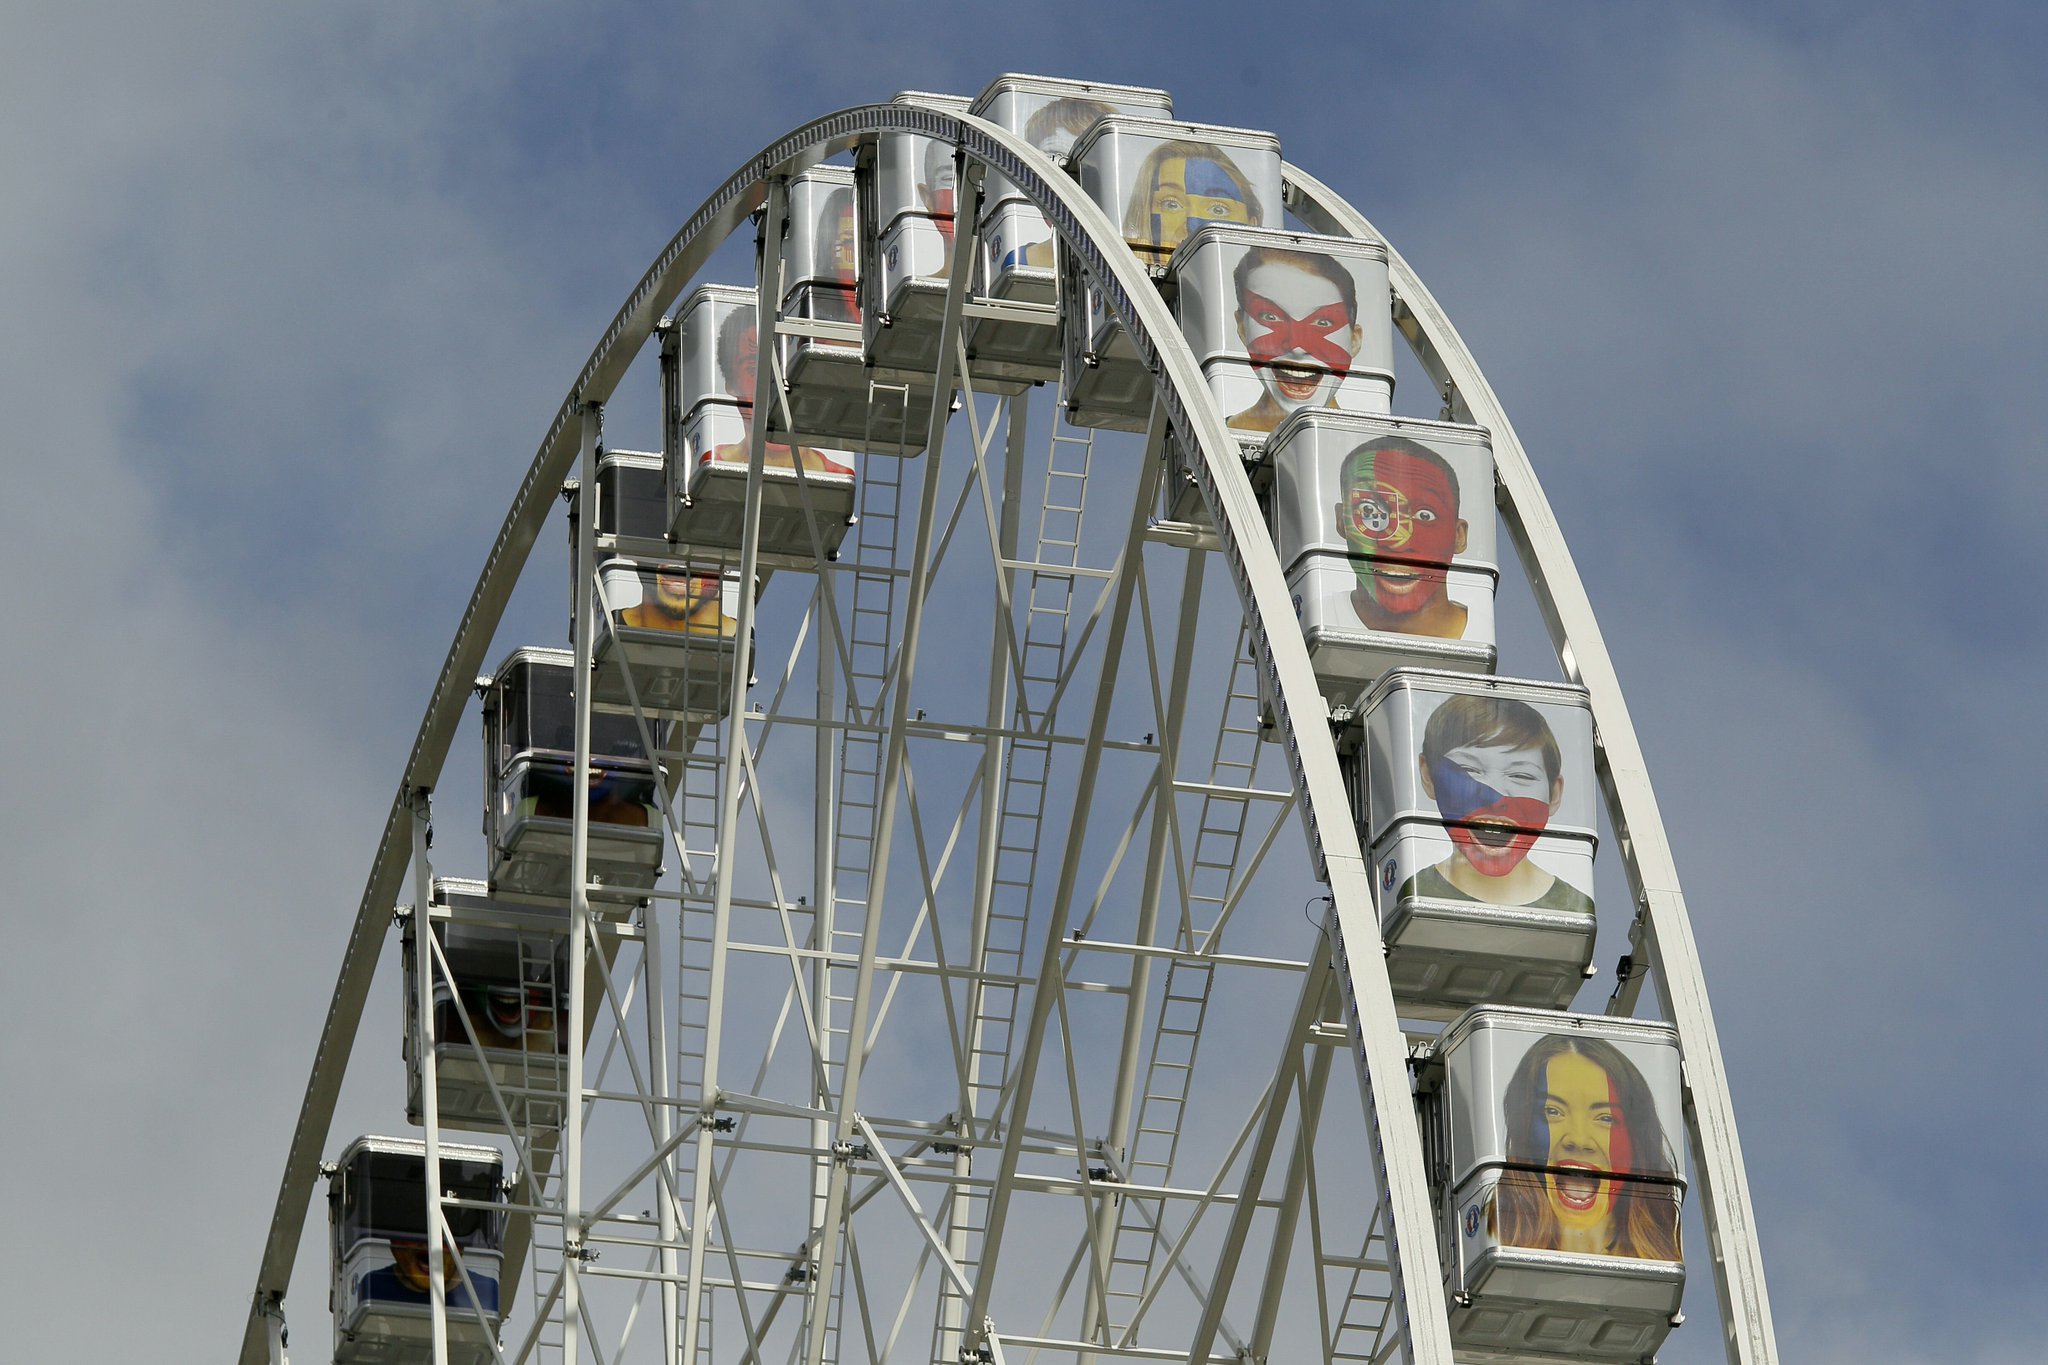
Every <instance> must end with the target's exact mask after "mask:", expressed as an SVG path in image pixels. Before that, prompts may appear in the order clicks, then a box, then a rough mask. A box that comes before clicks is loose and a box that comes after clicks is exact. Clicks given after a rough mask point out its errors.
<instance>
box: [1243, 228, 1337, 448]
mask: <svg viewBox="0 0 2048 1365" xmlns="http://www.w3.org/2000/svg"><path fill="white" fill-rule="evenodd" d="M1231 283H1232V284H1233V285H1234V286H1235V289H1236V293H1237V334H1238V336H1239V337H1240V338H1241V339H1242V340H1243V341H1244V346H1245V353H1246V354H1247V355H1248V356H1250V358H1251V362H1252V371H1253V373H1255V374H1256V375H1258V377H1259V386H1260V388H1261V389H1262V390H1263V392H1261V393H1260V395H1259V401H1258V402H1256V403H1254V404H1252V405H1251V406H1250V407H1249V408H1246V409H1245V410H1244V411H1243V412H1240V413H1238V414H1237V415H1236V416H1234V417H1232V418H1230V419H1229V425H1230V426H1233V427H1236V428H1237V429H1239V430H1241V431H1265V432H1270V431H1272V430H1273V429H1274V428H1275V427H1277V426H1279V425H1280V424H1281V423H1282V422H1284V421H1286V420H1287V419H1288V418H1289V417H1291V416H1293V415H1294V414H1295V413H1297V412H1299V411H1301V410H1302V409H1303V408H1334V407H1336V406H1337V389H1338V386H1339V385H1341V384H1342V383H1343V382H1344V376H1345V375H1347V374H1349V373H1350V372H1351V362H1352V360H1353V359H1355V358H1356V357H1357V355H1358V347H1359V344H1360V343H1361V342H1362V341H1363V340H1364V338H1365V329H1364V328H1362V327H1360V326H1359V324H1358V281H1356V280H1354V279H1353V278H1352V277H1351V272H1350V271H1348V270H1346V269H1345V268H1344V267H1343V266H1342V265H1341V264H1339V263H1338V261H1337V259H1336V258H1335V257H1334V256H1328V255H1324V254H1323V253H1321V252H1313V251H1292V250H1288V249H1287V248H1284V247H1265V246H1255V247H1252V248H1250V249H1249V250H1247V251H1246V252H1245V253H1244V255H1243V256H1242V257H1241V258H1239V260H1238V263H1237V268H1236V269H1235V270H1233V271H1232V272H1231Z"/></svg>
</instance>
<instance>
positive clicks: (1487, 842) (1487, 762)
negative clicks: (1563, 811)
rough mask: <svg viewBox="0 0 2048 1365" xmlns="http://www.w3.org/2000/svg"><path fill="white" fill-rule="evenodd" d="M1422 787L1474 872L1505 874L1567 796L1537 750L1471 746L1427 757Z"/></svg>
mask: <svg viewBox="0 0 2048 1365" xmlns="http://www.w3.org/2000/svg"><path fill="white" fill-rule="evenodd" d="M1422 775H1423V785H1424V787H1425V788H1427V789H1428V790H1429V793H1430V795H1432V796H1433V797H1434V798H1435V799H1436V806H1437V809H1438V810H1439V811H1441V812H1442V813H1443V817H1444V819H1445V820H1447V821H1452V822H1455V823H1453V824H1452V825H1451V827H1450V836H1451V842H1452V843H1453V844H1454V845H1456V846H1457V849H1458V851H1459V852H1460V853H1463V854H1464V855H1465V860H1466V861H1467V862H1469V863H1470V864H1472V868H1473V870H1474V871H1475V872H1478V873H1479V874H1480V875H1482V876H1487V877H1505V876H1506V875H1507V874H1508V873H1510V872H1512V871H1514V870H1515V868H1516V867H1518V866H1519V865H1520V864H1521V861H1522V859H1524V858H1526V857H1528V856H1529V850H1530V849H1531V848H1532V847H1534V846H1535V843H1536V836H1537V834H1538V833H1540V832H1541V831H1542V829H1543V827H1544V826H1545V825H1547V824H1548V823H1550V813H1551V810H1552V809H1553V807H1554V806H1555V804H1556V802H1557V800H1558V799H1559V797H1560V796H1562V794H1563V783H1562V782H1560V781H1553V780H1552V779H1551V777H1550V773H1549V771H1548V769H1547V768H1546V766H1545V764H1544V761H1543V751H1542V750H1541V749H1537V748H1510V747H1507V746H1505V745H1491V744H1467V745H1464V746H1462V747H1460V748H1456V749H1452V750H1451V751H1450V752H1448V753H1446V754H1445V755H1444V756H1443V757H1441V758H1438V759H1434V760H1430V761H1428V762H1427V763H1426V764H1425V766H1424V767H1423V770H1422Z"/></svg>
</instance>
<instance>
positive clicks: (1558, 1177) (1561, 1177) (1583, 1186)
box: [1550, 1163, 1603, 1213]
mask: <svg viewBox="0 0 2048 1365" xmlns="http://www.w3.org/2000/svg"><path fill="white" fill-rule="evenodd" d="M1602 1174H1603V1172H1601V1171H1599V1170H1597V1169H1595V1168H1594V1167H1591V1166H1584V1165H1580V1164H1578V1163H1572V1164H1570V1165H1567V1166H1563V1167H1560V1168H1558V1169H1557V1170H1554V1171H1552V1172H1551V1173H1550V1187H1551V1189H1552V1190H1554V1191H1555V1192H1556V1194H1557V1202H1558V1203H1560V1204H1562V1205H1564V1206H1565V1207H1566V1208H1568V1209H1571V1210H1572V1211H1573V1212H1575V1213H1585V1212H1587V1211H1588V1210H1590V1209H1591V1208H1592V1207H1593V1205H1594V1203H1595V1201H1597V1200H1598V1199H1599V1198H1600V1185H1601V1180H1600V1177H1601V1175H1602Z"/></svg>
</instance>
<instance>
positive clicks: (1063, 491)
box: [932, 403, 1095, 1365]
mask: <svg viewBox="0 0 2048 1365" xmlns="http://www.w3.org/2000/svg"><path fill="white" fill-rule="evenodd" d="M1054 410H1055V411H1057V412H1064V411H1065V408H1064V406H1063V405H1061V404H1058V403H1055V404H1054ZM1076 430H1078V431H1079V432H1080V434H1078V435H1072V434H1063V433H1062V432H1061V431H1060V430H1059V429H1058V428H1057V426H1056V427H1055V429H1054V431H1053V435H1052V438H1051V440H1050V442H1049V443H1048V449H1047V452H1046V470H1045V491H1044V496H1043V499H1042V501H1041V502H1040V504H1039V514H1038V533H1037V537H1036V539H1035V542H1034V545H1033V548H1032V557H1031V559H1030V560H1028V561H1025V562H1026V563H1027V564H1029V565H1030V567H1029V569H1028V570H1027V572H1028V573H1029V579H1028V582H1029V587H1028V589H1027V591H1026V593H1025V594H1024V600H1025V608H1024V632H1023V640H1022V642H1021V644H1020V647H1019V653H1020V655H1021V673H1020V676H1019V677H1018V678H1017V687H1016V696H1015V702H1014V705H1013V707H1012V712H1011V715H1012V720H1011V726H1012V728H1013V729H1015V730H1017V731H1019V732H1020V734H1019V736H1018V737H1017V738H1015V739H1013V740H1011V741H1010V746H1009V753H1008V758H1007V761H1006V762H1005V764H1004V769H1003V782H1002V793H1001V797H1000V800H1001V802H1002V805H1001V807H1000V809H1001V815H1000V816H999V817H998V821H997V829H996V855H995V875H994V880H993V884H992V886H991V889H990V896H989V906H988V913H987V916H986V919H985V928H984V930H983V933H982V937H981V942H980V946H979V952H978V953H977V955H976V957H975V961H974V964H973V966H974V973H975V982H974V985H973V986H972V988H971V991H970V994H971V998H972V1004H971V1006H970V1009H969V1019H968V1027H969V1034H968V1048H967V1077H968V1110H969V1112H968V1113H967V1114H964V1115H962V1116H961V1122H962V1126H963V1127H964V1128H965V1129H966V1130H967V1131H968V1133H969V1134H970V1135H971V1136H974V1137H978V1138H982V1139H984V1140H985V1139H988V1138H991V1137H993V1136H994V1128H993V1126H992V1119H993V1117H994V1114H995V1110H996V1105H997V1103H998V1101H999V1099H1000V1097H1001V1095H1002V1091H1003V1086H1004V1084H1005V1083H1006V1082H1007V1081H1008V1080H1009V1076H1010V1065H1011V1056H1010V1047H1011V1044H1012V1042H1013V1041H1014V1040H1015V1035H1016V1026H1017V1015H1018V1010H1019V1006H1020V1004H1021V1003H1022V1000H1023V996H1024V990H1023V987H1022V985H1021V984H1020V979H1021V978H1022V976H1023V975H1024V969H1025V959H1026V953H1027V950H1028V948H1029V946H1030V928H1031V918H1032V915H1031V907H1032V899H1033V897H1032V891H1033V887H1034V885H1035V884H1036V881H1037V876H1038V855H1039V849H1040V846H1041V844H1042V842H1043V834H1044V824H1045V805H1046V792H1047V789H1048V787H1049V786H1050V785H1051V779H1052V766H1053V745H1052V743H1051V741H1050V740H1048V739H1039V738H1030V737H1028V736H1029V735H1031V734H1032V733H1034V732H1036V733H1038V734H1050V733H1051V730H1052V723H1053V720H1054V715H1053V710H1054V705H1053V697H1054V693H1055V690H1056V689H1057V688H1058V686H1059V679H1060V675H1061V673H1062V672H1063V671H1064V669H1065V667H1066V663H1067V654H1068V648H1069V646H1070V644H1071V643H1072V641H1071V635H1072V631H1071V629H1070V627H1071V625H1072V619H1073V610H1074V595H1075V584H1076V581H1077V578H1078V575H1076V574H1074V573H1073V572H1071V570H1073V569H1075V568H1077V567H1078V566H1079V564H1080V560H1081V531H1082V525H1083V522H1084V519H1085V517H1086V514H1087V505H1088V473H1089V468H1090V466H1091V464H1092V463H1093V461H1094V455H1095V433H1094V431H1093V430H1092V429H1076ZM1012 571H1013V570H1011V569H1010V568H1009V567H1007V566H1006V567H1005V569H1004V572H1012ZM1011 1121H1012V1122H1015V1123H1021V1122H1023V1121H1024V1116H1023V1115H1021V1114H1017V1115H1013V1116H1012V1118H1011ZM987 1208H988V1195H987V1192H986V1191H983V1190H978V1189H977V1190H970V1191H965V1192H963V1193H961V1194H960V1195H959V1196H958V1197H956V1198H955V1199H954V1201H953V1203H952V1209H953V1212H954V1216H955V1226H954V1231H955V1234H956V1236H960V1237H964V1240H965V1246H966V1249H967V1257H966V1259H965V1260H964V1261H963V1265H968V1266H971V1265H973V1264H974V1263H976V1262H978V1261H979V1260H980V1256H981V1243H982V1234H983V1233H984V1231H985V1230H986V1228H987ZM939 1299H940V1303H939V1312H938V1315H937V1321H936V1324H935V1327H934V1331H933V1336H932V1360H933V1361H934V1362H935V1363H936V1365H958V1361H957V1360H956V1359H955V1358H954V1352H955V1348H956V1346H957V1342H956V1341H955V1340H954V1339H953V1338H954V1334H953V1333H951V1332H949V1331H948V1330H947V1329H946V1326H945V1324H946V1323H947V1322H948V1321H949V1320H950V1319H952V1318H955V1317H957V1316H958V1315H959V1314H960V1313H961V1312H964V1311H965V1307H966V1301H965V1299H964V1297H963V1296H962V1295H961V1294H960V1292H959V1290H958V1289H957V1288H956V1287H955V1286H954V1285H953V1283H952V1282H951V1281H950V1280H942V1281H941V1282H940V1284H939Z"/></svg>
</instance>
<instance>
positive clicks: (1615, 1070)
mask: <svg viewBox="0 0 2048 1365" xmlns="http://www.w3.org/2000/svg"><path fill="white" fill-rule="evenodd" d="M1501 1111H1502V1117H1503V1119H1504V1120H1505V1123H1506V1132H1507V1153H1506V1155H1507V1165H1508V1169H1507V1170H1506V1171H1504V1172H1503V1173H1502V1175H1501V1180H1500V1185H1499V1187H1498V1190H1497V1192H1496V1194H1495V1196H1494V1208H1493V1210H1492V1219H1491V1221H1492V1222H1493V1224H1494V1227H1493V1232H1494V1235H1495V1236H1496V1237H1497V1238H1498V1239H1499V1241H1500V1242H1502V1243H1503V1244H1504V1245H1507V1246H1518V1247H1530V1248H1533V1249H1536V1250H1540V1251H1571V1252H1580V1253H1586V1254H1591V1255H1597V1256H1630V1257H1635V1258H1637V1259H1641V1260H1659V1261H1675V1260H1678V1259H1679V1249H1678V1197H1677V1185H1676V1184H1675V1177H1676V1169H1675V1162H1674V1158H1673V1154H1672V1152H1671V1150H1670V1148H1669V1147H1668V1146H1667V1143H1666V1140H1665V1135H1664V1127H1663V1123H1662V1121H1661V1120H1660V1119H1659V1117H1658V1114H1657V1105H1656V1100H1655V1097H1654V1096H1653V1095H1652V1093H1651V1091H1650V1086H1649V1083H1648V1082H1646V1081H1645V1080H1644V1079H1643V1074H1642V1072H1641V1071H1640V1070H1638V1069H1637V1068H1636V1065H1635V1064H1634V1063H1633V1062H1631V1061H1630V1060H1629V1059H1628V1058H1627V1057H1626V1056H1624V1055H1623V1054H1622V1052H1621V1050H1620V1049H1619V1048H1617V1047H1615V1046H1614V1044H1612V1043H1610V1042H1608V1041H1606V1040H1605V1039H1601V1038H1582V1037H1576V1036H1572V1035H1568V1034H1552V1035H1550V1036H1548V1037H1545V1038H1543V1039H1542V1040H1541V1041H1539V1042H1538V1043H1537V1044H1536V1045H1535V1046H1534V1047H1532V1048H1530V1049H1529V1051H1528V1052H1527V1053H1526V1054H1525V1055H1524V1056H1523V1058H1522V1060H1521V1063H1520V1064H1519V1065H1518V1066H1517V1067H1516V1068H1515V1071H1514V1075H1513V1076H1512V1077H1511V1078H1510V1079H1509V1081H1508V1085H1507V1089H1506V1091H1505V1093H1504V1094H1503V1095H1502V1097H1501Z"/></svg>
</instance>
